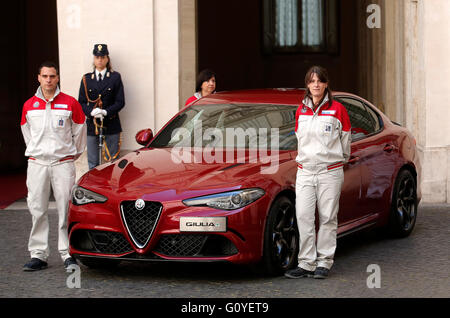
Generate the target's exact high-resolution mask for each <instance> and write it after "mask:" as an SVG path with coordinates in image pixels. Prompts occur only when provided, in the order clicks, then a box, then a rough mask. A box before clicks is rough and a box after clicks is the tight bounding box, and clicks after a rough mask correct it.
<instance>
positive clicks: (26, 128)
mask: <svg viewBox="0 0 450 318" xmlns="http://www.w3.org/2000/svg"><path fill="white" fill-rule="evenodd" d="M20 129H21V130H22V135H23V139H24V140H25V145H26V146H27V147H28V144H29V143H30V139H31V131H30V125H29V124H28V122H27V111H26V107H25V105H23V109H22V118H21V120H20Z"/></svg>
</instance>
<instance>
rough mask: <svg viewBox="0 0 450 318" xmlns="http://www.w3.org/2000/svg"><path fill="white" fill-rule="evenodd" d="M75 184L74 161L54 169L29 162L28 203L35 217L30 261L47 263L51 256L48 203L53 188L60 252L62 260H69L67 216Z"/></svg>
mask: <svg viewBox="0 0 450 318" xmlns="http://www.w3.org/2000/svg"><path fill="white" fill-rule="evenodd" d="M74 183H75V164H74V162H73V161H68V162H64V163H60V164H57V165H53V166H46V165H41V164H38V163H35V162H33V161H32V160H29V161H28V171H27V187H28V197H27V203H28V208H29V210H30V213H31V216H32V228H31V233H30V239H29V241H28V250H29V251H30V254H31V257H32V258H33V257H36V258H39V259H41V260H43V261H47V258H48V257H49V255H50V249H49V245H48V234H49V223H48V203H49V197H50V187H52V189H53V195H54V197H55V201H56V209H57V211H58V250H59V253H60V254H61V258H62V259H63V261H64V260H66V259H67V258H68V257H70V255H69V237H68V233H67V212H68V207H69V200H70V191H71V189H72V186H73V185H74Z"/></svg>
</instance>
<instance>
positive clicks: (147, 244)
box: [69, 196, 269, 263]
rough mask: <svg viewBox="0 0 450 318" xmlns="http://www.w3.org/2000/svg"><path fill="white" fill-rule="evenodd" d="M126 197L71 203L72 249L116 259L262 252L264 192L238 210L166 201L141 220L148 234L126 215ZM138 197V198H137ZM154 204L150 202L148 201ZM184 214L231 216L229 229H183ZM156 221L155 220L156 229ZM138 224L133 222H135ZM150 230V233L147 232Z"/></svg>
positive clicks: (243, 258) (227, 257) (252, 257)
mask: <svg viewBox="0 0 450 318" xmlns="http://www.w3.org/2000/svg"><path fill="white" fill-rule="evenodd" d="M124 202H127V201H121V202H119V203H117V204H114V203H112V202H111V201H109V202H107V203H105V204H97V203H94V204H86V205H82V206H75V205H72V204H70V207H69V241H70V254H71V255H73V256H75V257H77V258H83V257H90V258H91V257H98V258H113V259H121V260H136V261H155V262H158V261H200V262H216V261H226V262H231V263H253V262H257V261H258V260H259V259H260V258H261V256H262V244H263V233H264V227H265V219H266V215H267V212H268V207H269V199H268V198H267V197H266V196H264V197H262V198H260V199H259V200H257V201H256V202H253V203H252V204H250V205H248V206H246V207H244V208H241V209H238V210H233V211H222V210H216V209H212V208H206V207H186V206H185V205H184V204H182V203H181V202H179V201H178V202H165V203H163V204H162V205H161V210H160V211H159V214H158V215H156V214H157V213H155V215H154V216H153V217H152V216H150V217H148V219H149V220H142V221H141V219H138V220H134V223H136V226H139V224H141V223H145V224H148V226H143V227H144V230H143V233H144V236H142V237H139V235H138V234H139V233H138V234H136V232H134V233H133V229H130V224H131V223H133V222H130V219H127V217H126V216H125V215H124V212H123V207H124ZM133 202H134V201H133ZM146 203H148V202H146ZM181 217H202V218H206V217H225V218H226V219H227V229H226V231H225V232H220V233H219V232H218V233H216V232H181V231H180V218H181ZM152 220H153V221H154V225H153V226H152V228H151V229H149V228H148V227H149V226H150V225H151V223H152ZM131 227H133V226H131ZM145 233H150V234H149V236H148V237H146V236H145V235H146V234H145Z"/></svg>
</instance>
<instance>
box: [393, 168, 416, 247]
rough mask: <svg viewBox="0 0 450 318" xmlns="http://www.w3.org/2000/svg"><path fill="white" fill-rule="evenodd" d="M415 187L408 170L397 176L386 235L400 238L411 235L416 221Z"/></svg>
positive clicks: (412, 177)
mask: <svg viewBox="0 0 450 318" xmlns="http://www.w3.org/2000/svg"><path fill="white" fill-rule="evenodd" d="M417 205H418V204H417V186H416V181H415V179H414V176H413V175H412V174H411V172H410V171H409V170H402V171H400V173H399V174H398V176H397V179H396V180H395V184H394V191H393V193H392V203H391V210H390V214H389V223H388V227H387V229H388V233H389V234H390V235H391V236H394V237H398V238H402V237H407V236H408V235H410V234H411V232H412V230H413V229H414V226H415V224H416V219H417Z"/></svg>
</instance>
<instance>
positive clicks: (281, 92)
mask: <svg viewBox="0 0 450 318" xmlns="http://www.w3.org/2000/svg"><path fill="white" fill-rule="evenodd" d="M305 92H306V90H305V89H304V88H270V89H269V88H267V89H247V90H236V91H224V92H217V93H214V94H212V95H209V96H207V97H204V98H201V99H199V100H198V101H196V102H194V105H208V104H227V103H243V104H247V103H248V104H282V105H295V106H298V105H300V103H301V102H302V100H303V98H304V96H305ZM333 95H339V96H342V95H346V96H355V95H352V94H349V93H343V92H333Z"/></svg>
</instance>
